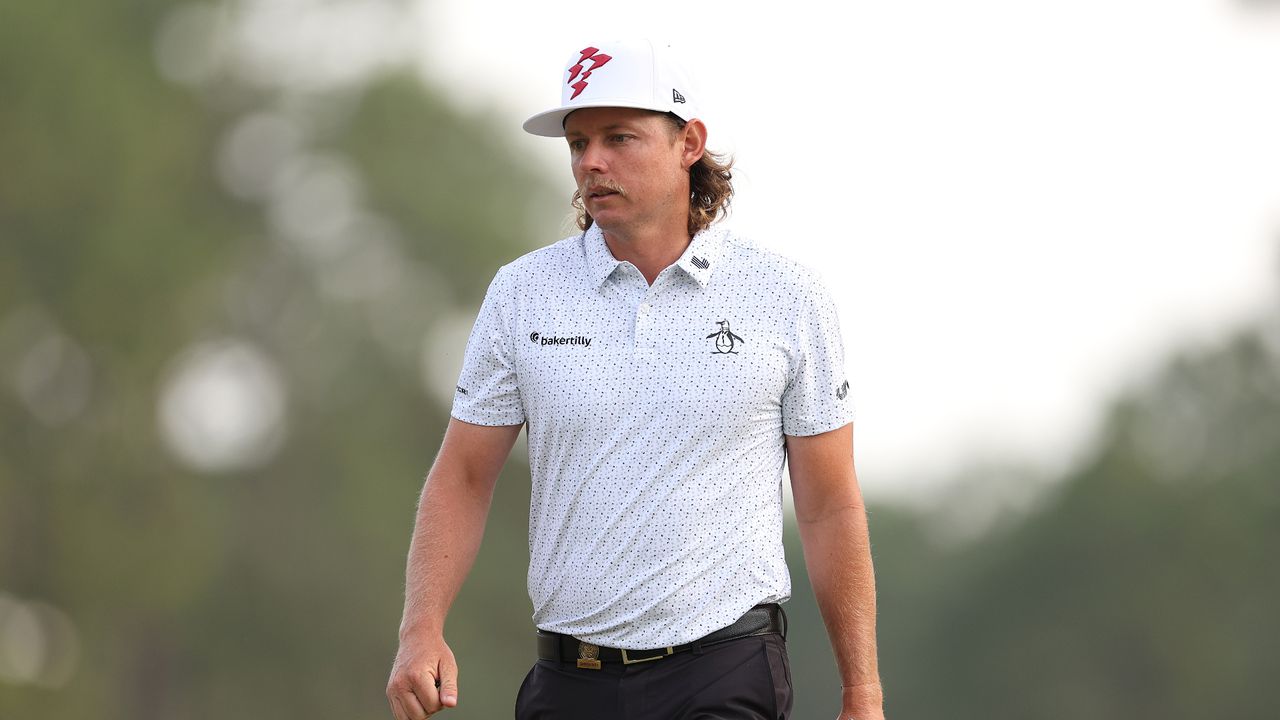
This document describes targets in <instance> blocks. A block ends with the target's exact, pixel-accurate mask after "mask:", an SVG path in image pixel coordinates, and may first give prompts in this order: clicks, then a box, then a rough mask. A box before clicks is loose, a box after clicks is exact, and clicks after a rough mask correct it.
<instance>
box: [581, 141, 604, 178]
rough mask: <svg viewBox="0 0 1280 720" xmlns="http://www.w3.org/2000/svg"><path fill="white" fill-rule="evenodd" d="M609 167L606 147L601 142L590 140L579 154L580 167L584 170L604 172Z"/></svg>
mask: <svg viewBox="0 0 1280 720" xmlns="http://www.w3.org/2000/svg"><path fill="white" fill-rule="evenodd" d="M608 167H609V165H608V162H607V161H606V158H605V152H604V148H603V147H601V145H600V143H594V142H589V143H587V146H586V147H585V148H583V149H582V152H581V153H579V154H578V169H579V170H581V171H582V172H596V173H602V172H604V171H605V170H607V169H608Z"/></svg>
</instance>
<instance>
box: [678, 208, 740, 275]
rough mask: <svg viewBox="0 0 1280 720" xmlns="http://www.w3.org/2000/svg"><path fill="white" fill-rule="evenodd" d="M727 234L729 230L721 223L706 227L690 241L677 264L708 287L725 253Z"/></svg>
mask: <svg viewBox="0 0 1280 720" xmlns="http://www.w3.org/2000/svg"><path fill="white" fill-rule="evenodd" d="M727 235H728V230H726V229H725V228H724V227H723V226H721V225H719V224H716V225H712V226H711V227H709V228H704V229H703V230H701V231H700V232H699V233H698V234H697V235H694V236H693V242H691V243H689V247H687V248H685V250H684V254H683V255H681V256H680V259H679V260H676V265H677V266H678V267H679V268H680V269H681V270H684V271H685V273H686V274H687V275H688V276H689V277H691V278H693V279H694V280H695V281H697V283H698V285H700V286H702V287H706V286H707V283H709V282H711V273H712V272H713V271H714V270H715V269H716V267H717V266H718V265H719V262H720V259H721V257H722V256H723V255H724V243H725V239H726V236H727Z"/></svg>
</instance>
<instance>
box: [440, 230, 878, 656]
mask: <svg viewBox="0 0 1280 720" xmlns="http://www.w3.org/2000/svg"><path fill="white" fill-rule="evenodd" d="M848 394H849V385H848V382H847V381H846V378H845V371H844V351H843V348H842V345H841V340H840V331H839V323H838V321H837V319H836V312H835V307H834V305H833V304H832V302H831V298H830V297H829V295H828V294H827V292H826V289H825V288H824V287H823V286H822V284H821V282H820V281H819V280H818V278H817V277H816V276H815V274H814V273H813V272H812V271H810V270H808V269H806V268H804V267H803V266H801V265H799V264H797V263H795V262H792V261H790V260H787V259H785V258H783V257H782V256H780V255H777V254H776V253H773V252H770V251H769V250H766V249H762V248H760V247H758V246H757V245H755V244H754V243H751V242H749V241H747V240H744V239H742V238H740V237H738V236H736V235H735V234H733V233H732V232H731V231H729V230H727V229H726V228H724V227H721V226H718V225H715V226H712V227H711V228H709V229H707V230H704V231H702V232H700V233H698V235H696V236H695V237H694V238H693V241H692V242H691V243H690V244H689V247H688V248H687V249H686V250H685V252H684V254H683V255H682V256H681V257H680V259H679V260H677V261H676V263H675V264H673V265H671V266H670V267H667V268H666V269H664V270H663V271H662V272H661V273H660V274H659V275H658V277H657V278H656V279H655V280H654V282H653V285H652V286H650V285H649V284H648V283H647V282H646V281H645V279H644V276H642V275H641V274H640V271H639V270H638V269H636V267H635V266H634V265H632V264H631V263H629V262H621V261H619V260H617V259H616V258H614V257H613V254H612V253H611V252H610V251H609V249H608V246H607V245H605V242H604V236H603V234H602V233H601V231H600V230H599V228H597V227H593V228H592V229H590V230H588V231H587V232H585V233H582V234H581V235H577V236H573V237H569V238H566V239H564V240H561V241H560V242H557V243H555V244H554V245H550V246H548V247H545V248H542V249H541V250H537V251H535V252H532V253H529V254H528V255H525V256H524V257H521V258H519V259H518V260H516V261H514V262H512V263H510V264H509V265H506V266H504V267H502V268H501V269H500V270H499V271H498V273H497V276H496V277H495V278H494V280H493V283H492V284H491V285H490V287H489V291H488V293H487V295H486V296H485V300H484V304H483V306H482V307H481V309H480V314H479V317H478V319H477V320H476V323H475V326H474V328H473V329H472V332H471V337H470V340H469V341H468V343H467V350H466V356H465V359H464V361H463V369H462V373H461V377H460V379H459V381H458V388H457V391H456V393H455V395H454V402H453V411H452V414H453V417H455V418H457V419H458V420H461V421H463V422H468V423H472V424H476V425H517V424H521V423H528V428H527V430H528V444H529V466H530V470H531V474H532V478H531V479H532V483H533V487H532V501H531V504H530V508H529V575H528V587H529V598H530V599H531V600H532V602H533V620H534V623H535V624H536V625H537V626H538V627H539V628H541V629H543V630H550V631H554V632H559V633H564V634H567V635H572V636H575V637H577V638H579V639H581V640H585V641H588V642H592V643H596V644H598V645H603V646H608V647H620V648H627V649H641V648H653V647H663V646H667V645H675V644H680V643H685V642H689V641H692V640H695V639H697V638H699V637H702V636H703V635H706V634H707V633H710V632H712V631H714V630H717V629H719V628H721V627H725V626H727V625H729V624H730V623H732V622H733V621H734V620H737V619H738V618H739V617H740V616H741V615H742V614H743V613H744V612H746V611H747V610H748V609H749V608H751V607H752V606H753V605H756V604H757V603H762V602H781V601H785V600H786V599H788V598H789V597H790V594H791V579H790V576H789V574H788V571H787V566H786V561H785V559H784V558H783V547H782V525H783V519H782V514H783V508H782V477H783V461H784V459H785V448H784V445H783V441H784V438H783V435H784V433H785V434H787V435H814V434H817V433H822V432H826V431H829V430H834V429H836V428H840V427H842V426H844V425H846V424H848V423H850V422H851V421H852V419H853V409H852V401H851V398H849V396H848Z"/></svg>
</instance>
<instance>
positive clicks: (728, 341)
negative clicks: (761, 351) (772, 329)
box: [707, 320, 747, 355]
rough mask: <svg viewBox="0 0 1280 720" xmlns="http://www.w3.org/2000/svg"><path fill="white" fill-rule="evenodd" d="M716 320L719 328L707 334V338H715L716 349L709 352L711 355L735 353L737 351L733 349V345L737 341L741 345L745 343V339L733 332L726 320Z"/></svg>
mask: <svg viewBox="0 0 1280 720" xmlns="http://www.w3.org/2000/svg"><path fill="white" fill-rule="evenodd" d="M716 322H717V323H719V325H720V329H719V330H718V331H716V332H713V333H711V334H710V335H708V336H707V339H708V340H710V339H711V338H715V339H716V343H715V347H716V349H715V350H714V351H712V353H711V354H712V355H737V354H738V351H737V350H734V349H733V347H734V345H736V344H737V343H742V344H743V345H746V344H747V341H746V340H743V339H742V338H740V337H738V336H737V335H734V334H733V331H732V330H730V329H729V321H728V320H717V321H716Z"/></svg>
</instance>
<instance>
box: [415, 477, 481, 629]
mask: <svg viewBox="0 0 1280 720" xmlns="http://www.w3.org/2000/svg"><path fill="white" fill-rule="evenodd" d="M492 497H493V487H492V485H486V484H485V483H474V482H469V481H468V479H467V478H466V477H465V476H464V475H463V474H462V473H461V471H459V470H453V469H448V468H444V469H442V468H440V467H436V468H433V469H432V471H431V474H430V475H429V476H428V477H427V482H426V484H425V486H424V487H423V489H422V496H421V498H420V500H419V502H418V512H417V519H416V521H415V524H414V531H413V541H412V542H411V543H410V545H409V559H408V563H407V568H406V570H405V602H404V616H403V618H402V619H401V622H400V634H401V635H402V636H403V635H405V634H408V633H415V632H436V633H439V632H442V631H443V628H444V618H445V615H446V614H447V613H448V611H449V607H450V606H451V605H452V604H453V600H454V598H455V597H457V595H458V591H459V590H460V589H461V588H462V583H463V581H464V580H465V579H466V577H467V573H468V572H470V570H471V565H472V563H473V562H474V561H475V557H476V553H477V552H479V549H480V541H481V538H482V537H483V536H484V525H485V519H486V517H487V516H488V512H489V503H490V501H491V499H492Z"/></svg>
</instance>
